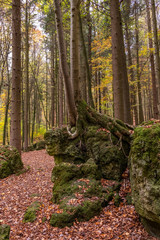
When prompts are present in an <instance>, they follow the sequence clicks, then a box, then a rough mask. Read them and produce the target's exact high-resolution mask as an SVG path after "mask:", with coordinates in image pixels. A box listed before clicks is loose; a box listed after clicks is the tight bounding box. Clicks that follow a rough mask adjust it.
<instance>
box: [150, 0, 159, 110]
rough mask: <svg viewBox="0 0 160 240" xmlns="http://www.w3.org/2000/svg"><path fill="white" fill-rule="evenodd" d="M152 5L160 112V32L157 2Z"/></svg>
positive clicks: (152, 0)
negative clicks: (159, 32)
mask: <svg viewBox="0 0 160 240" xmlns="http://www.w3.org/2000/svg"><path fill="white" fill-rule="evenodd" d="M151 4H152V22H153V33H154V47H155V67H156V75H157V85H158V96H159V99H158V100H159V102H158V108H159V109H158V110H159V112H160V56H159V43H158V31H157V18H156V11H155V1H154V0H151Z"/></svg>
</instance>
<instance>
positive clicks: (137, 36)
mask: <svg viewBox="0 0 160 240" xmlns="http://www.w3.org/2000/svg"><path fill="white" fill-rule="evenodd" d="M135 33H136V61H137V65H136V68H137V69H136V72H137V88H138V101H139V112H138V114H139V123H142V122H143V121H144V116H143V108H142V95H141V82H140V72H139V26H138V8H137V2H135Z"/></svg>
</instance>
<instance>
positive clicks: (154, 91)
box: [145, 0, 158, 119]
mask: <svg viewBox="0 0 160 240" xmlns="http://www.w3.org/2000/svg"><path fill="white" fill-rule="evenodd" d="M145 2H146V10H147V25H148V41H149V51H150V64H151V76H152V92H153V114H154V118H155V119H158V105H157V104H158V95H157V88H156V74H155V64H154V55H153V51H152V49H153V42H152V37H151V33H152V27H151V18H150V9H149V2H148V0H145Z"/></svg>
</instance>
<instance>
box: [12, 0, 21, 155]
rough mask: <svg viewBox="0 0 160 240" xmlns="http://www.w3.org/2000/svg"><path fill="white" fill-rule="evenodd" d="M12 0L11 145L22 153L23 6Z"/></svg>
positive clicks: (18, 1)
mask: <svg viewBox="0 0 160 240" xmlns="http://www.w3.org/2000/svg"><path fill="white" fill-rule="evenodd" d="M20 3H21V2H20V0H12V105H11V134H10V145H11V146H14V147H16V148H17V149H18V151H19V153H21V7H20Z"/></svg>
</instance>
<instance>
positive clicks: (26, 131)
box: [24, 0, 29, 150]
mask: <svg viewBox="0 0 160 240" xmlns="http://www.w3.org/2000/svg"><path fill="white" fill-rule="evenodd" d="M28 38H29V22H28V0H26V9H25V96H24V150H27V149H28V135H29V134H28V130H29V129H28V128H29V126H28V125H29V124H28V122H29V121H28V120H29V118H28V117H29V116H28V115H29V114H28V113H29V70H28V67H29V39H28Z"/></svg>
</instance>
